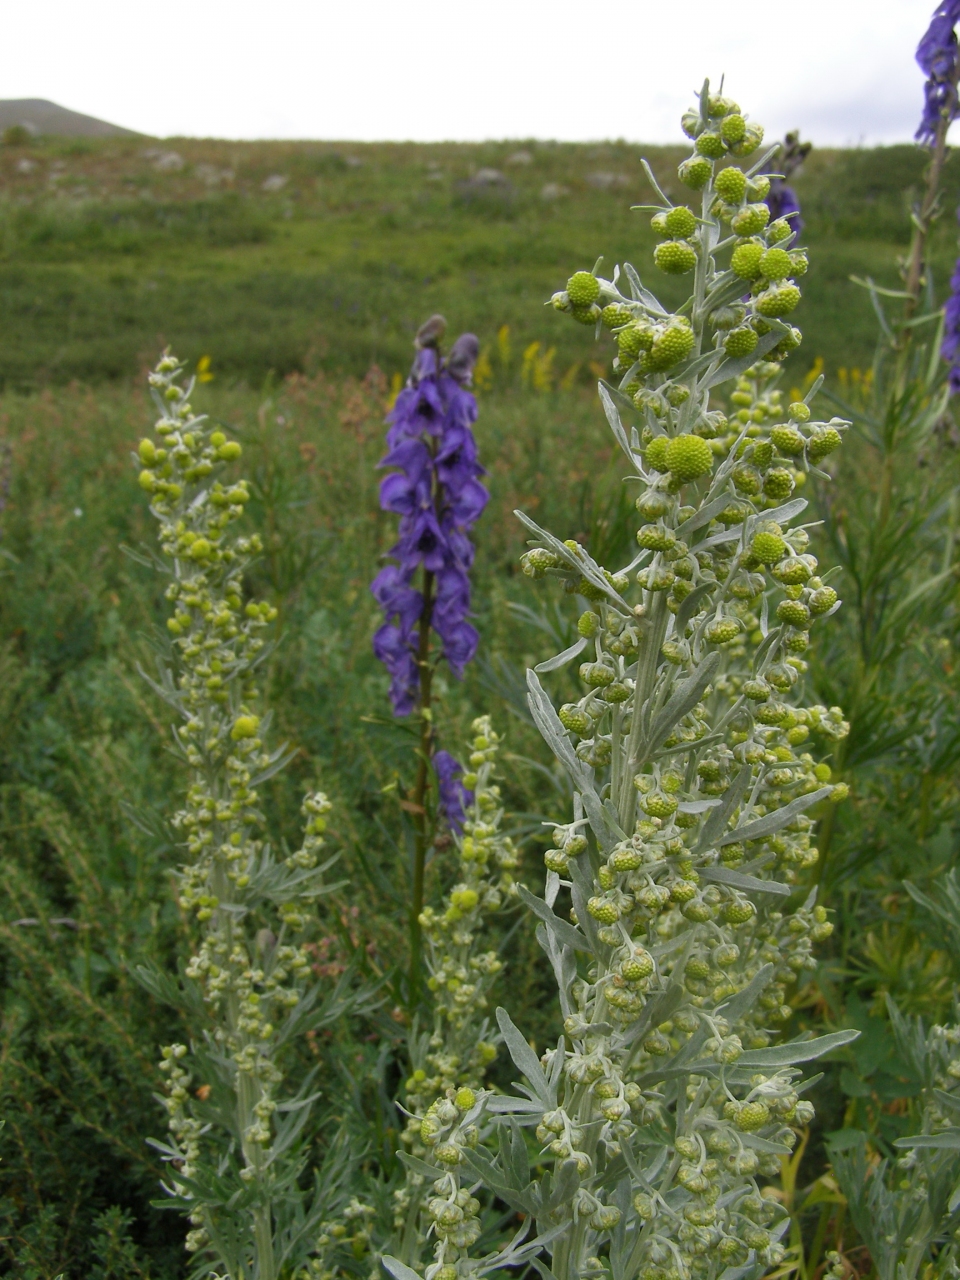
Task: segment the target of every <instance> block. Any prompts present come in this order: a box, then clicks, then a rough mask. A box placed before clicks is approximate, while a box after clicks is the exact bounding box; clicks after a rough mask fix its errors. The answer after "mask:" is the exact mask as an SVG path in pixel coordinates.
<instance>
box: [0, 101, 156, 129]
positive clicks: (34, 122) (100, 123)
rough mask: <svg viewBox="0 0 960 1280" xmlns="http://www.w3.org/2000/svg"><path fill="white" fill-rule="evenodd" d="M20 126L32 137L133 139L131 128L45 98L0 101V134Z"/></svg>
mask: <svg viewBox="0 0 960 1280" xmlns="http://www.w3.org/2000/svg"><path fill="white" fill-rule="evenodd" d="M15 125H21V126H22V127H23V128H24V129H26V130H27V131H28V132H29V133H32V134H34V135H36V134H41V133H48V134H58V135H60V136H63V137H74V138H136V137H139V136H140V135H139V134H137V133H136V132H135V131H134V130H133V129H123V128H121V127H120V125H118V124H109V123H108V122H107V121H106V120H97V119H96V117H95V116H85V115H82V114H81V113H80V112H79V111H70V110H69V109H68V108H67V107H59V106H57V104H56V103H55V102H48V101H47V100H46V98H5V99H0V132H2V131H3V130H4V129H10V128H13V127H14V126H15Z"/></svg>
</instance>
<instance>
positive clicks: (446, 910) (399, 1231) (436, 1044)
mask: <svg viewBox="0 0 960 1280" xmlns="http://www.w3.org/2000/svg"><path fill="white" fill-rule="evenodd" d="M471 727H472V732H473V738H472V740H471V743H470V754H469V757H468V766H469V770H470V772H468V773H467V774H465V776H464V784H465V785H466V786H468V787H469V788H470V790H471V795H472V801H471V803H470V804H469V805H468V806H467V809H466V813H465V817H464V824H463V831H462V833H455V834H454V842H455V847H456V851H457V868H456V871H457V878H456V881H455V883H454V884H453V886H452V887H451V888H450V890H449V892H448V893H447V894H446V896H445V899H444V903H443V907H442V909H441V910H437V909H435V908H433V907H430V906H427V907H426V908H424V911H423V913H422V915H421V925H422V928H423V933H424V939H425V941H426V955H425V959H426V966H427V970H428V972H429V975H430V976H429V978H428V979H427V983H426V986H427V989H428V991H429V992H430V994H431V997H432V1001H431V1003H432V1010H431V1012H432V1027H431V1028H430V1029H429V1030H425V1031H423V1032H420V1031H419V1030H418V1029H417V1028H416V1027H415V1028H414V1031H413V1033H412V1035H411V1037H410V1059H411V1064H412V1068H413V1069H412V1071H411V1074H410V1077H409V1079H408V1080H407V1081H406V1086H405V1097H404V1109H405V1110H406V1112H407V1114H408V1122H407V1126H406V1130H405V1132H404V1134H403V1142H404V1145H405V1146H406V1148H407V1151H408V1152H409V1153H410V1154H411V1155H412V1156H413V1157H414V1163H413V1164H408V1166H407V1169H406V1178H405V1183H404V1186H403V1187H401V1188H400V1189H398V1190H397V1191H396V1192H395V1193H394V1222H393V1228H394V1234H393V1239H392V1241H391V1242H390V1245H389V1251H396V1252H397V1253H398V1254H399V1256H400V1258H401V1259H403V1260H404V1261H405V1262H408V1263H409V1262H412V1263H416V1264H419V1263H420V1261H421V1258H422V1256H423V1249H424V1247H425V1246H428V1245H429V1243H430V1236H431V1235H433V1236H435V1237H436V1239H437V1241H438V1245H437V1257H438V1258H439V1259H440V1260H441V1261H442V1260H443V1258H444V1257H445V1256H446V1254H447V1253H448V1252H450V1251H453V1250H458V1249H463V1248H466V1247H468V1246H469V1245H471V1244H473V1243H475V1241H476V1240H477V1239H478V1237H479V1235H480V1230H481V1226H480V1219H479V1217H478V1216H477V1210H478V1209H479V1203H478V1202H476V1204H475V1208H472V1207H471V1205H472V1203H473V1200H472V1197H469V1196H468V1197H467V1198H466V1199H464V1196H463V1193H462V1189H461V1188H460V1185H459V1183H458V1182H456V1180H453V1181H451V1180H450V1179H449V1176H448V1170H447V1167H446V1166H447V1163H448V1162H447V1161H446V1159H445V1157H446V1156H447V1155H448V1154H449V1151H448V1149H447V1146H446V1144H445V1143H444V1141H443V1139H444V1135H445V1131H446V1128H447V1127H448V1124H449V1119H450V1117H451V1115H452V1114H453V1112H454V1111H455V1112H456V1113H457V1115H458V1116H459V1114H460V1113H461V1112H465V1111H469V1110H471V1109H472V1108H474V1107H475V1105H476V1100H477V1092H478V1091H479V1090H481V1088H482V1086H483V1083H484V1080H485V1078H486V1075H487V1071H488V1070H489V1068H490V1066H491V1064H492V1063H493V1061H494V1060H495V1058H496V1056H497V1047H496V1043H495V1038H496V1037H495V1036H492V1035H491V1031H490V1024H489V1016H488V1012H487V1011H488V1003H489V994H490V990H491V988H492V986H493V984H494V982H495V981H496V980H497V978H498V976H499V975H500V974H501V972H502V970H503V961H502V959H501V958H500V956H499V955H498V953H497V952H496V951H495V950H492V949H491V948H489V946H486V949H484V947H485V944H487V943H488V941H489V939H488V938H487V937H485V925H486V918H487V917H489V916H490V915H491V914H493V913H496V912H498V911H500V910H502V909H503V907H504V906H505V905H506V904H507V903H509V902H511V901H512V900H515V898H516V890H517V886H516V883H515V881H514V879H513V875H512V872H513V871H514V870H515V868H516V867H517V865H518V862H519V858H518V855H517V851H516V848H515V846H514V843H513V841H512V840H511V839H510V837H509V836H507V835H505V834H504V833H503V832H502V830H501V824H502V821H503V806H502V802H501V799H500V788H499V786H498V785H497V783H496V782H495V781H494V777H495V770H496V757H497V752H498V751H499V747H500V742H501V739H500V737H499V735H498V734H497V733H495V732H494V730H493V727H492V724H491V722H490V717H489V716H481V717H480V718H479V719H477V720H475V721H474V722H473V725H472V726H471ZM458 1196H459V1197H460V1198H459V1200H458V1198H457V1197H458ZM451 1197H452V1199H451ZM464 1208H466V1209H469V1210H470V1212H467V1213H463V1212H462V1210H463V1209H464ZM384 1251H386V1250H385V1249H384V1248H383V1247H381V1249H380V1252H381V1253H382V1252H384Z"/></svg>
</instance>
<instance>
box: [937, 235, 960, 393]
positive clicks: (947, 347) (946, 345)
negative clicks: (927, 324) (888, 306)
mask: <svg viewBox="0 0 960 1280" xmlns="http://www.w3.org/2000/svg"><path fill="white" fill-rule="evenodd" d="M940 354H941V355H942V356H943V358H944V360H946V361H947V363H948V364H949V365H950V390H951V391H952V392H953V393H954V395H956V394H957V393H958V392H960V258H958V259H957V263H956V266H955V267H954V269H953V275H952V276H951V277H950V297H949V298H948V299H947V305H946V306H945V307H944V309H943V343H942V345H941V347H940Z"/></svg>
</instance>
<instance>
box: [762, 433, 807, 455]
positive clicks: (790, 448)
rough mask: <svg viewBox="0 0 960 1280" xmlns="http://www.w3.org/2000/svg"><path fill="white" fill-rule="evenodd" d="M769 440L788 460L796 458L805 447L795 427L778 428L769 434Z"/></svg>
mask: <svg viewBox="0 0 960 1280" xmlns="http://www.w3.org/2000/svg"><path fill="white" fill-rule="evenodd" d="M770 439H771V440H772V442H773V443H774V445H776V447H777V449H778V450H779V451H780V453H782V454H785V455H786V456H787V457H788V458H795V457H798V456H799V455H800V454H801V453H803V450H804V448H805V447H806V441H805V440H804V438H803V436H802V435H801V434H800V432H799V431H798V430H797V428H796V427H790V426H786V425H784V426H779V427H774V428H773V430H772V431H771V432H770Z"/></svg>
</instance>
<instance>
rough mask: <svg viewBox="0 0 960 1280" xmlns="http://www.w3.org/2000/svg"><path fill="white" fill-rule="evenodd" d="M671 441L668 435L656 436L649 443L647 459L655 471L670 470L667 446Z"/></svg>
mask: <svg viewBox="0 0 960 1280" xmlns="http://www.w3.org/2000/svg"><path fill="white" fill-rule="evenodd" d="M669 443H670V441H669V439H668V438H667V436H654V438H653V439H652V440H651V441H650V443H649V444H648V445H647V449H646V455H645V456H646V460H647V465H648V466H650V467H652V468H653V469H654V471H668V470H669V467H668V466H667V447H668V445H669Z"/></svg>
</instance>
